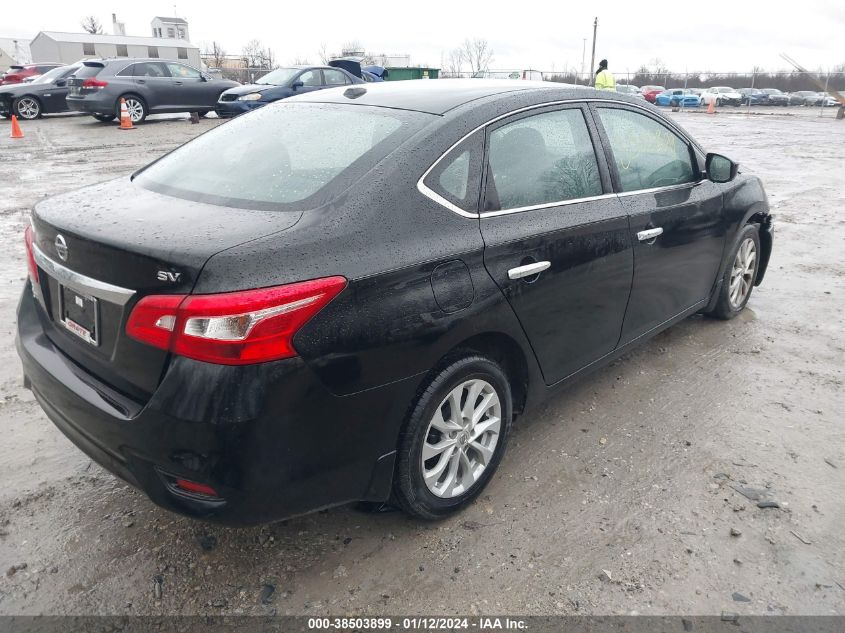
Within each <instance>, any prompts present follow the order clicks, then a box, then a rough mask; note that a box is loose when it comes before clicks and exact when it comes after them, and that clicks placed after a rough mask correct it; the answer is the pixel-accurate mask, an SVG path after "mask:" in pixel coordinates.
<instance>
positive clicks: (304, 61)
mask: <svg viewBox="0 0 845 633" xmlns="http://www.w3.org/2000/svg"><path fill="white" fill-rule="evenodd" d="M291 65H293V66H310V65H311V62H310V61H309V60H308V58H307V57H294V58H293V61H292V62H291Z"/></svg>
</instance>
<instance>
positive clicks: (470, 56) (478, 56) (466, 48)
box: [461, 37, 493, 75]
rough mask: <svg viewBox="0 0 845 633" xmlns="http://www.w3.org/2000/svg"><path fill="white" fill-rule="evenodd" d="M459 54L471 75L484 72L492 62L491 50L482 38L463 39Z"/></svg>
mask: <svg viewBox="0 0 845 633" xmlns="http://www.w3.org/2000/svg"><path fill="white" fill-rule="evenodd" d="M461 52H462V54H463V61H465V62H466V63H467V64H469V69H470V71H471V72H472V74H473V75H475V74H477V73H480V72H482V71H486V70H487V69H488V68H489V67H490V62H492V61H493V49H492V48H490V45H489V44H488V43H487V40H485V39H484V38H478V37H477V38H475V39H472V40H471V39H469V38H467V39H465V40H464V43H463V46H462V47H461Z"/></svg>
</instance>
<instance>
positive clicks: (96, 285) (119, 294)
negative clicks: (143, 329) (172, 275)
mask: <svg viewBox="0 0 845 633" xmlns="http://www.w3.org/2000/svg"><path fill="white" fill-rule="evenodd" d="M32 255H33V257H34V258H35V263H36V264H38V266H39V267H40V268H42V269H43V270H44V272H46V273H47V274H48V275H50V277H52V278H53V279H55V280H56V281H58V282H59V283H60V284H62V285H63V286H68V287H69V288H72V289H73V290H76V291H77V292H81V293H84V294H87V295H91V296H92V297H96V298H97V299H102V300H103V301H108V302H109V303H116V304H117V305H126V303H127V302H128V301H129V300H130V299H131V298H132V297H133V295H134V294H135V291H134V290H131V289H129V288H122V287H120V286H115V285H113V284H110V283H106V282H105V281H100V280H99V279H94V278H93V277H87V276H85V275H82V274H80V273H78V272H75V271H73V270H71V269H70V268H67V267H65V266H62V265H61V264H60V263H58V262H55V261H53V260H52V259H50V258H49V257H47V255H46V254H45V253H44V251H42V250H41V249H40V248H38V246H37V245H35V244H33V245H32Z"/></svg>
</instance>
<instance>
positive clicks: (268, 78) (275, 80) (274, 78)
mask: <svg viewBox="0 0 845 633" xmlns="http://www.w3.org/2000/svg"><path fill="white" fill-rule="evenodd" d="M300 70H302V69H301V68H277V69H276V70H274V71H273V72H270V73H267V74H266V75H264V76H263V77H262V78H261V79H256V80H255V83H257V84H264V85H268V86H284V85H285V84H287V83H288V82H289V81H290V80H291V79H293V76H294V75H296V73H298V72H300Z"/></svg>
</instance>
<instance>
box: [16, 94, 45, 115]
mask: <svg viewBox="0 0 845 633" xmlns="http://www.w3.org/2000/svg"><path fill="white" fill-rule="evenodd" d="M12 112H14V113H15V114H16V115H17V116H18V118H19V119H25V120H27V121H32V120H33V119H37V118H39V117H40V116H41V114H42V108H41V102H40V101H39V100H38V99H36V98H35V97H33V96H31V95H24V96H22V97H18V98H17V99H15V101H14V102H13V103H12Z"/></svg>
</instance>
